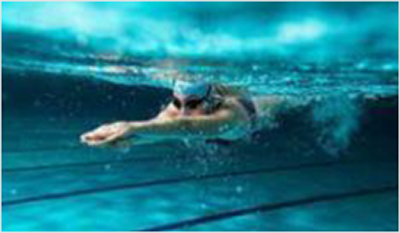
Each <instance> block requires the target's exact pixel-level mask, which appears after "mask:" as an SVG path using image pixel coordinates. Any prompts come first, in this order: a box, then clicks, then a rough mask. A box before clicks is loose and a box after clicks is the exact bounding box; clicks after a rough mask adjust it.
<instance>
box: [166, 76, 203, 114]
mask: <svg viewBox="0 0 400 233" xmlns="http://www.w3.org/2000/svg"><path fill="white" fill-rule="evenodd" d="M210 92H211V85H210V84H208V83H205V82H202V81H196V82H188V81H177V82H176V83H175V87H174V98H173V101H172V103H173V104H174V106H175V107H176V108H178V109H179V110H180V111H181V112H182V114H183V115H187V114H189V115H190V114H204V112H205V111H206V109H207V106H208V105H209V104H207V102H208V98H209V95H210Z"/></svg>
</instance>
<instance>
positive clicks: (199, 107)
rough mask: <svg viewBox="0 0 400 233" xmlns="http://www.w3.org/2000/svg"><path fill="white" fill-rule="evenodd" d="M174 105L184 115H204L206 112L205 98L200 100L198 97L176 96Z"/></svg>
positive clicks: (173, 101)
mask: <svg viewBox="0 0 400 233" xmlns="http://www.w3.org/2000/svg"><path fill="white" fill-rule="evenodd" d="M172 103H173V104H174V106H175V107H176V108H177V109H179V111H180V112H181V114H182V115H186V116H190V115H202V114H205V112H206V106H205V105H206V104H205V101H204V98H198V97H196V96H189V97H184V96H179V95H175V96H174V98H173V100H172Z"/></svg>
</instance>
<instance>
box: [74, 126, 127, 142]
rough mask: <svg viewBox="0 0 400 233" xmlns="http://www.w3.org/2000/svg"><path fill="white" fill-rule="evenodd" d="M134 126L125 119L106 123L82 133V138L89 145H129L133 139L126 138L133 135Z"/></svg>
mask: <svg viewBox="0 0 400 233" xmlns="http://www.w3.org/2000/svg"><path fill="white" fill-rule="evenodd" d="M133 128H134V124H132V123H131V122H125V121H121V122H116V123H111V124H105V125H102V126H100V127H98V128H97V129H95V130H93V131H90V132H87V133H85V134H83V135H81V137H80V139H81V142H82V143H83V144H86V145H88V146H94V147H101V146H112V147H128V146H130V145H131V143H130V141H131V140H129V141H128V140H126V139H127V137H130V136H132V134H133Z"/></svg>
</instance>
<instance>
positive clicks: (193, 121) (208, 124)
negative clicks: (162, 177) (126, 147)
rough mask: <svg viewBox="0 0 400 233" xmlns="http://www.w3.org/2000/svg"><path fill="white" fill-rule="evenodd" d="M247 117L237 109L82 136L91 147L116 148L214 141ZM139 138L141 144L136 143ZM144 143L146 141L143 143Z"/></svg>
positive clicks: (104, 129)
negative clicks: (171, 141) (146, 143)
mask: <svg viewBox="0 0 400 233" xmlns="http://www.w3.org/2000/svg"><path fill="white" fill-rule="evenodd" d="M241 117H243V116H241V114H240V112H238V111H237V110H235V109H232V110H231V109H222V110H219V111H217V112H216V113H214V114H212V115H205V116H191V117H176V118H160V117H157V118H155V119H152V120H149V121H139V122H117V123H113V124H108V125H104V126H101V127H99V128H97V129H95V130H94V131H92V132H89V133H86V134H84V135H82V136H81V141H82V142H83V143H85V144H87V145H90V146H104V145H112V144H113V143H116V142H119V141H123V140H125V139H127V138H129V137H131V136H133V140H134V141H133V144H135V141H136V142H138V143H140V141H143V140H144V141H149V140H150V139H151V140H150V141H152V140H155V141H160V140H163V139H171V138H182V137H213V136H217V135H219V134H221V133H224V132H226V131H228V130H230V129H232V127H235V126H236V124H237V122H238V120H239V119H240V118H241ZM135 136H137V140H136V139H135ZM142 139H143V140H142Z"/></svg>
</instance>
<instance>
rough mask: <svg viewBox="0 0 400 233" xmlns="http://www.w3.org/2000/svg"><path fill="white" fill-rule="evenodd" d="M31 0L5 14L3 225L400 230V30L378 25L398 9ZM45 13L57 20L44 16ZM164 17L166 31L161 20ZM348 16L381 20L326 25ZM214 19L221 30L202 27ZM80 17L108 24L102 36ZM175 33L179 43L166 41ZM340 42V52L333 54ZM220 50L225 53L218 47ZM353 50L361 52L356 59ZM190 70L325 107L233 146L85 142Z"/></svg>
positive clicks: (156, 99) (141, 110) (143, 113)
mask: <svg viewBox="0 0 400 233" xmlns="http://www.w3.org/2000/svg"><path fill="white" fill-rule="evenodd" d="M33 4H38V5H36V8H35V10H33V11H32V12H30V13H28V14H27V15H25V16H20V17H17V16H18V12H20V11H21V10H23V9H26V7H31V6H32V5H30V4H28V3H25V4H23V3H10V4H3V13H4V16H3V31H2V33H3V40H4V41H3V54H2V55H3V63H2V72H3V77H2V78H3V80H2V104H3V114H2V126H3V130H2V176H3V178H2V229H3V230H4V231H67V230H69V231H76V230H79V231H128V230H165V231H167V230H177V231H180V230H190V231H203V230H206V231H225V230H230V231H240V230H245V231H249V230H260V231H265V230H271V231H272V230H286V231H297V230H299V231H300V230H301V231H305V230H307V231H311V230H345V231H349V230H363V231H365V230H380V231H382V230H397V229H398V128H397V126H398V74H397V73H398V65H397V64H398V58H397V40H398V39H397V21H396V23H393V24H396V25H392V24H391V23H387V22H388V21H387V20H386V19H385V20H384V21H385V23H382V22H381V21H380V20H382V19H379V17H378V18H377V17H374V16H376V13H377V12H378V13H382V12H384V13H386V15H387V17H388V19H391V17H395V18H396V17H397V15H398V13H397V3H388V4H379V3H370V4H366V3H363V4H350V3H349V4H347V5H346V4H337V5H335V4H332V3H329V4H328V3H326V5H324V4H322V3H319V4H318V3H316V4H311V3H309V4H306V3H302V4H303V5H301V6H302V7H305V9H307V10H306V11H305V13H304V14H302V15H299V16H298V17H294V16H293V15H292V14H291V12H293V10H295V9H296V7H299V6H300V5H298V4H293V3H292V4H289V3H282V4H277V3H275V5H274V4H273V3H260V4H255V3H248V4H245V3H240V4H239V3H238V5H236V6H227V5H224V4H223V3H219V4H217V5H213V4H212V3H210V4H206V3H204V4H200V3H198V6H197V10H195V9H196V7H193V8H192V6H189V5H187V4H177V3H174V4H172V3H169V4H168V3H157V4H154V5H152V6H150V5H148V4H146V3H137V4H133V3H126V4H123V3H114V5H113V4H112V3H62V4H64V6H63V8H62V9H61V7H60V6H58V5H57V6H56V5H54V4H51V3H33ZM233 5H235V4H233ZM176 7H177V9H178V10H177V12H176V13H168V12H169V11H168V10H170V9H172V8H174V9H175V8H176ZM239 9H240V11H239ZM274 9H280V10H282V12H285V13H279V14H276V15H274V14H273V11H275V10H274ZM373 9H375V10H373ZM49 10H50V12H54V13H52V14H51V15H52V17H54V19H55V20H54V21H52V23H50V22H47V21H43V20H42V18H41V16H39V15H40V13H42V12H43V11H47V12H49ZM283 10H285V11H283ZM132 11H133V12H135V11H136V12H137V13H138V14H136V16H135V17H133V16H132V15H131V12H132ZM157 12H162V13H160V15H159V16H160V17H161V18H162V19H163V20H164V21H162V22H161V21H160V22H158V23H157V21H155V20H154V17H155V16H157V15H158V13H157ZM238 12H242V14H239V16H237V14H238ZM349 12H353V13H354V12H356V13H357V14H355V16H354V17H358V16H359V15H362V13H364V14H369V15H370V16H371V17H366V18H370V19H371V20H370V21H362V22H359V25H358V26H364V28H363V30H359V31H356V32H354V33H350V31H351V30H350V29H349V28H344V29H343V30H344V32H336V31H334V30H333V31H330V27H329V26H331V25H332V23H333V24H335V23H338V22H341V23H342V24H340V25H343V27H345V26H344V25H345V22H343V21H346V20H348V19H349V18H348V17H350V16H349ZM57 13H58V14H57ZM317 13H318V14H317ZM204 14H206V15H208V16H209V17H210V19H209V20H210V21H207V22H209V23H210V25H213V26H209V28H208V27H206V26H204V24H202V23H201V22H203V21H202V19H203V20H204V16H203V15H204ZM265 14H267V15H268V16H270V15H274V17H273V18H272V19H271V21H272V22H271V25H270V26H268V27H270V28H269V30H266V31H263V32H262V33H261V31H257V30H258V29H259V28H260V27H261V26H262V25H263V24H261V23H258V24H254V23H255V22H264V20H265V17H266V16H265ZM81 15H90V16H91V17H92V19H93V20H95V19H96V20H99V18H101V16H107V17H108V19H113V20H110V21H109V22H108V24H104V25H103V26H102V25H98V23H96V21H90V20H89V19H86V20H87V21H85V22H83V21H82V20H83V19H82V17H80V16H81ZM221 15H223V16H226V17H228V18H229V19H230V20H228V21H227V22H225V21H220V20H218V19H219V17H220V16H221ZM72 16H76V19H77V20H78V19H81V21H79V20H78V21H72V20H71V17H72ZM84 18H86V17H84ZM267 18H268V17H267ZM310 18H312V19H310ZM317 18H318V20H317ZM350 18H351V17H350ZM363 18H365V17H363ZM322 19H324V20H325V21H324V20H322ZM287 21H288V22H287ZM78 22H80V23H78ZM138 22H142V23H143V25H146V27H152V28H153V29H154V31H155V32H157V33H158V34H157V33H154V34H155V35H153V34H152V33H150V32H148V31H147V30H145V28H144V27H142V26H140V25H138V24H135V23H138ZM296 22H297V23H298V24H300V26H299V25H298V24H296ZM390 22H391V21H390ZM393 22H394V21H393ZM203 23H204V22H203ZM127 25H133V26H132V28H135V29H136V33H137V34H138V35H136V36H137V37H134V36H133V34H134V33H133V32H132V31H130V30H128V29H127ZM171 25H178V26H180V27H177V28H180V30H182V31H183V32H184V33H182V35H181V34H179V30H178V31H174V32H173V33H176V35H175V34H174V35H171V33H172V32H171V33H167V32H168V30H169V29H171ZM196 25H197V26H196ZM235 25H237V26H238V27H241V28H242V29H244V28H248V27H249V25H253V26H252V27H251V28H252V29H254V32H252V33H249V34H248V35H243V33H241V30H239V31H237V30H235V29H234V26H235ZM279 25H280V26H282V29H281V30H283V31H285V32H286V33H285V32H281V33H283V34H279V33H278V35H277V37H276V38H278V39H279V40H275V42H276V43H277V44H275V45H276V47H274V49H271V48H270V47H268V46H265V45H264V42H266V41H267V42H271V38H270V37H271V36H272V35H275V34H274V33H275V31H274V30H275V29H276V27H278V26H279ZM296 25H297V26H298V27H300V28H302V29H303V31H304V30H305V31H308V36H305V35H303V34H301V33H300V32H299V29H298V27H297V26H296ZM221 26H226V27H224V28H225V30H222V32H224V33H225V34H224V33H222V34H223V35H221V33H218V32H221V31H219V30H221ZM383 26H385V28H386V29H387V30H382V31H384V32H382V31H379V30H377V29H378V28H379V29H380V28H381V27H383ZM111 28H114V29H113V30H111ZM285 28H286V29H285ZM296 28H297V29H296ZM394 28H395V29H394ZM195 29H196V30H199V31H196V30H195ZM217 29H218V30H217ZM255 29H257V30H255ZM110 30H111V31H110ZM142 30H144V31H142ZM171 30H172V29H171ZM256 31H257V32H256ZM300 31H301V30H300ZM277 32H280V30H277ZM107 33H109V34H110V35H111V36H109V35H108V34H107ZM173 33H172V34H173ZM196 33H200V34H196ZM263 33H267V34H268V33H270V34H268V35H270V37H266V38H264V37H262V36H261V35H264V34H263ZM324 33H327V34H326V35H325V34H324ZM335 33H336V34H335ZM139 34H141V35H139ZM161 34H162V35H164V37H161V36H160V35H161ZM323 34H324V35H325V36H323ZM394 34H396V36H393V35H394ZM312 35H313V36H312ZM370 35H375V36H374V37H371V38H370V37H368V36H370ZM158 36H160V37H158ZM179 36H181V37H183V38H181V37H179ZM228 36H229V37H228ZM320 37H321V38H322V39H320ZM343 37H345V38H346V39H347V40H344V41H346V42H342V43H339V42H337V47H339V48H341V49H343V50H340V49H338V48H335V47H331V46H329V45H328V44H329V43H332V41H335V39H337V38H343ZM367 37H368V38H369V39H368V41H369V43H370V44H371V46H367V45H368V43H367V42H368V41H367V39H365V38H367ZM113 38H116V39H113ZM276 38H275V39H276ZM150 39H151V40H150ZM135 40H136V41H137V44H135V45H132V43H131V41H135ZM292 40H294V41H296V42H293V41H292ZM375 40H376V41H375ZM182 41H183V42H182ZM214 41H223V42H224V43H221V44H223V45H221V46H220V48H218V49H216V48H215V44H214V43H215V42H214ZM371 41H372V42H371ZM228 42H229V43H228ZM297 42H298V43H297ZM361 42H363V43H364V44H363V43H361ZM160 43H161V44H164V45H165V47H160V46H161V45H160ZM271 43H272V42H271ZM357 43H360V44H361V45H360V46H358V47H357V48H355V47H353V48H352V52H353V53H354V54H356V55H357V56H354V54H347V52H349V51H347V52H346V51H345V50H346V49H348V48H350V47H351V46H353V45H354V44H357ZM372 45H373V46H372ZM378 45H379V46H378ZM280 46H281V47H280ZM194 50H195V51H197V52H192V51H194ZM283 50H285V51H283ZM321 53H323V54H322V55H321ZM146 54H147V55H146ZM148 54H150V56H149V55H148ZM171 54H173V56H172V55H171ZM265 54H267V55H268V56H266V55H265ZM253 55H254V56H253ZM339 55H340V56H339ZM339 57H340V59H339ZM322 58H324V59H322ZM181 73H185V74H189V75H191V76H193V77H197V78H202V79H204V80H207V81H210V82H218V83H229V84H231V85H237V86H239V85H240V86H245V87H247V88H248V89H250V90H251V91H252V92H253V93H254V95H268V94H280V95H291V96H297V97H298V98H302V97H305V96H306V97H312V98H315V99H318V100H319V102H317V103H315V104H312V105H309V106H306V107H302V108H299V109H296V110H293V111H290V112H287V113H286V114H284V115H283V116H281V117H280V118H279V120H278V123H279V125H278V127H275V128H273V129H269V130H262V131H261V132H258V133H257V135H256V137H254V138H253V140H251V141H249V140H243V141H238V142H237V143H235V144H233V145H229V146H226V145H214V144H204V143H201V142H183V141H171V142H164V143H159V144H156V145H142V146H137V147H133V148H131V149H130V150H118V149H96V148H88V147H85V146H83V145H81V144H79V135H80V134H81V133H82V132H85V131H87V130H90V129H92V128H94V127H96V126H98V125H99V124H102V123H104V122H112V121H116V120H142V119H147V118H149V117H152V116H154V115H155V114H157V112H158V111H159V110H160V108H162V106H163V105H165V104H166V103H167V102H168V100H169V98H170V95H171V90H170V89H169V87H170V85H171V82H170V81H169V80H166V79H165V77H169V76H174V75H175V76H176V75H179V74H181ZM149 106H150V107H149Z"/></svg>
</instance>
